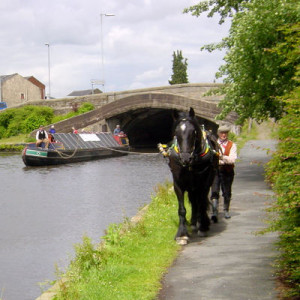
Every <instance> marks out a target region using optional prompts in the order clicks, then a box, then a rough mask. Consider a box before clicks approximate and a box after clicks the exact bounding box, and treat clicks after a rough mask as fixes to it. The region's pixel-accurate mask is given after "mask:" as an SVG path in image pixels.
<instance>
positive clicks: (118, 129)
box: [114, 125, 121, 135]
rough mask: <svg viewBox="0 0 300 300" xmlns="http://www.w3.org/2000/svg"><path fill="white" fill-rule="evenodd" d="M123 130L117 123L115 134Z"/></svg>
mask: <svg viewBox="0 0 300 300" xmlns="http://www.w3.org/2000/svg"><path fill="white" fill-rule="evenodd" d="M120 132H121V128H120V125H117V126H116V128H115V130H114V135H119V134H120Z"/></svg>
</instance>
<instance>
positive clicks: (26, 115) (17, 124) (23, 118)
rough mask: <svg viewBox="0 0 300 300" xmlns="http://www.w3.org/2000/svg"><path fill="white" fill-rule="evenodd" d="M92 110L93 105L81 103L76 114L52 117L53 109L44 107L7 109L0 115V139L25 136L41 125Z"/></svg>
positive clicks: (29, 106)
mask: <svg viewBox="0 0 300 300" xmlns="http://www.w3.org/2000/svg"><path fill="white" fill-rule="evenodd" d="M93 109H94V106H93V104H91V103H83V104H82V105H81V106H80V107H79V108H78V110H77V111H76V112H74V111H73V112H70V113H68V114H66V115H62V116H54V111H53V109H52V108H50V107H46V106H33V105H28V106H24V107H20V108H9V109H6V110H5V111H3V112H1V113H0V139H2V138H8V137H11V136H17V135H19V134H24V133H26V134H27V133H30V132H31V131H33V130H35V129H37V128H39V126H40V125H41V124H43V125H49V124H52V123H56V122H58V121H61V120H65V119H68V118H71V117H74V116H77V115H80V114H83V113H85V112H88V111H90V110H93Z"/></svg>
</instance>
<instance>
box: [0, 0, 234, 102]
mask: <svg viewBox="0 0 300 300" xmlns="http://www.w3.org/2000/svg"><path fill="white" fill-rule="evenodd" d="M198 2H199V1H193V0H106V1H104V0H85V1H82V0H42V1H41V0H1V1H0V26H1V30H0V75H9V74H13V73H19V74H20V75H22V76H30V75H32V76H34V77H36V78H37V79H38V80H40V81H41V82H43V83H44V84H45V85H46V92H47V93H48V86H49V85H48V47H47V46H46V45H45V43H49V44H50V78H51V96H53V97H56V98H58V97H64V96H66V95H68V94H69V93H71V92H72V91H74V90H84V89H90V88H91V79H97V80H101V79H103V77H104V80H105V91H107V92H108V91H122V90H130V89H137V88H144V87H155V86H163V85H169V84H168V80H169V79H170V76H171V74H172V54H173V51H176V50H182V54H183V56H184V57H185V58H187V59H188V78H189V82H190V83H198V82H202V83H207V82H213V80H214V75H215V73H216V71H217V70H218V67H219V66H220V65H221V64H222V57H223V55H224V53H222V52H219V51H216V52H214V53H208V52H206V51H200V47H201V46H203V45H204V44H208V43H212V42H218V41H220V40H221V39H222V38H223V37H225V36H226V35H227V33H228V29H229V25H230V24H229V22H227V24H226V23H225V24H223V25H222V26H220V25H219V24H218V18H216V19H212V18H207V17H206V16H205V15H203V16H201V17H200V18H196V17H193V16H191V15H190V14H183V13H182V11H183V9H184V8H186V7H189V6H191V5H194V4H196V3H198ZM101 13H102V14H114V15H115V16H114V17H107V16H106V17H105V16H103V17H102V33H103V34H102V40H103V57H104V75H103V68H102V51H101V48H102V47H101V21H100V20H101V17H100V14H101ZM96 87H98V88H100V89H103V88H102V86H95V88H96Z"/></svg>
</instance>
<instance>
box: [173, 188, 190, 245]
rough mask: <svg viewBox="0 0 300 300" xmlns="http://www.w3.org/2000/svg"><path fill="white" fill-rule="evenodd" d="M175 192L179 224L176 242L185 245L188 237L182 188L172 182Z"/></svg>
mask: <svg viewBox="0 0 300 300" xmlns="http://www.w3.org/2000/svg"><path fill="white" fill-rule="evenodd" d="M174 190H175V194H176V196H177V199H178V216H179V226H178V231H177V233H176V236H175V239H176V242H177V243H178V244H180V245H186V244H187V242H188V239H189V234H188V230H187V226H186V209H185V206H184V190H183V189H181V188H180V187H179V186H178V185H177V184H176V183H174Z"/></svg>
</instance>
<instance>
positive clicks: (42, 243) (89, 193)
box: [0, 155, 170, 300]
mask: <svg viewBox="0 0 300 300" xmlns="http://www.w3.org/2000/svg"><path fill="white" fill-rule="evenodd" d="M166 179H170V173H169V170H168V167H167V165H166V164H165V162H164V160H163V158H162V157H161V156H159V155H151V156H149V155H147V156H140V155H130V156H123V157H118V158H113V159H104V160H97V161H90V162H83V163H76V164H70V165H61V166H49V167H34V168H29V167H25V166H24V164H23V162H22V160H21V157H20V155H1V156H0V183H1V199H0V266H1V272H0V295H1V293H2V295H1V296H2V298H4V299H6V300H27V299H28V300H29V299H30V300H32V299H35V298H36V297H37V296H39V294H40V289H39V287H38V285H37V283H38V282H41V281H44V280H46V279H54V264H55V263H56V262H59V264H60V265H61V266H65V265H66V264H67V262H68V259H69V254H70V253H73V244H74V243H77V242H80V241H81V237H82V236H83V234H87V235H88V236H90V237H91V238H92V239H93V240H94V241H96V242H98V241H99V240H100V237H101V236H102V235H103V232H104V229H105V228H106V227H107V226H108V224H110V223H117V222H121V221H122V219H123V218H124V217H125V216H126V217H131V216H133V215H135V214H136V212H137V211H138V209H139V208H140V207H142V206H143V205H145V204H146V203H148V202H149V201H150V195H151V193H152V192H153V187H154V186H155V185H156V184H157V183H158V182H162V181H164V180H166Z"/></svg>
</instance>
